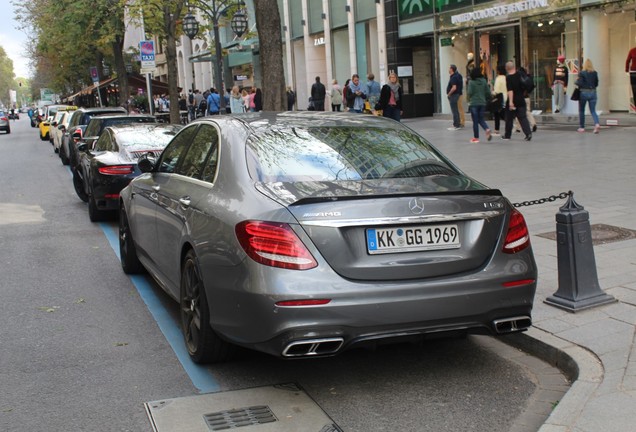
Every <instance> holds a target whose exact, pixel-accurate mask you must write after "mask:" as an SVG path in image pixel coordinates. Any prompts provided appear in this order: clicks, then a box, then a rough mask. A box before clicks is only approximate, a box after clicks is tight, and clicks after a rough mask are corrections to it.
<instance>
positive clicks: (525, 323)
mask: <svg viewBox="0 0 636 432" xmlns="http://www.w3.org/2000/svg"><path fill="white" fill-rule="evenodd" d="M492 324H493V326H494V327H495V332H497V333H498V334H503V333H513V332H518V331H523V330H527V329H528V328H530V326H531V325H532V319H531V318H530V317H529V316H518V317H512V318H503V319H499V320H495V321H493V322H492Z"/></svg>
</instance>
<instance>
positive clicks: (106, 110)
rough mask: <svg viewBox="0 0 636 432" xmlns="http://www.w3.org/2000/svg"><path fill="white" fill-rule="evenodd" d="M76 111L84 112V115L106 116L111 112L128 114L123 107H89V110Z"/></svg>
mask: <svg viewBox="0 0 636 432" xmlns="http://www.w3.org/2000/svg"><path fill="white" fill-rule="evenodd" d="M78 111H81V112H84V113H91V114H92V113H100V112H103V113H104V114H108V113H113V112H123V113H128V111H126V108H124V107H90V108H80V109H79V110H78Z"/></svg>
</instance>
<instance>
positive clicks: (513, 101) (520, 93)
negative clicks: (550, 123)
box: [501, 61, 532, 141]
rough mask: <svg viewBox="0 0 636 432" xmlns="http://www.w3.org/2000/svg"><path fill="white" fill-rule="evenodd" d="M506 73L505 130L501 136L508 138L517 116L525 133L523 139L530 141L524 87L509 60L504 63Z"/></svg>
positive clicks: (517, 72)
mask: <svg viewBox="0 0 636 432" xmlns="http://www.w3.org/2000/svg"><path fill="white" fill-rule="evenodd" d="M506 73H507V75H506V89H507V90H508V98H507V100H506V130H505V131H504V136H503V137H501V138H502V139H504V140H509V139H510V136H511V135H512V124H513V121H514V119H515V118H517V119H519V123H520V124H521V129H522V130H523V133H524V134H525V138H524V139H525V140H526V141H530V140H531V139H532V132H531V130H530V125H529V124H528V118H527V117H526V100H525V95H524V92H525V89H524V86H523V84H522V83H521V74H520V73H519V71H518V70H517V68H516V67H515V64H514V63H513V62H511V61H509V62H507V63H506Z"/></svg>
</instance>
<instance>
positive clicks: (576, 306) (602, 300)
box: [543, 293, 617, 313]
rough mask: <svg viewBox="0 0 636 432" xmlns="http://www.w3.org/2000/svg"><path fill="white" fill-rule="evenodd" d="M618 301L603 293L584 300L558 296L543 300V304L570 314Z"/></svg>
mask: <svg viewBox="0 0 636 432" xmlns="http://www.w3.org/2000/svg"><path fill="white" fill-rule="evenodd" d="M616 301H617V300H616V299H615V298H614V297H613V296H611V295H609V294H605V293H601V294H599V295H597V296H594V297H588V298H586V299H583V300H570V299H566V298H563V297H557V296H556V295H552V296H550V297H548V298H547V299H545V300H543V303H545V304H549V305H550V306H554V307H558V308H559V309H563V310H566V311H568V312H572V313H576V312H580V311H582V310H586V309H591V308H593V307H596V306H602V305H606V304H610V303H614V302H616Z"/></svg>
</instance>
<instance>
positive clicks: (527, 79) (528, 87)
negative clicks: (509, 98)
mask: <svg viewBox="0 0 636 432" xmlns="http://www.w3.org/2000/svg"><path fill="white" fill-rule="evenodd" d="M519 73H520V74H521V82H522V84H523V88H524V99H525V101H526V117H527V119H528V124H529V125H530V129H531V130H532V132H536V131H537V121H536V120H535V119H534V115H533V114H532V104H531V103H530V93H532V92H533V91H534V88H535V84H534V79H533V78H532V75H530V74H529V73H528V72H527V71H526V69H525V68H523V67H520V68H519ZM515 131H517V132H521V125H520V123H519V120H518V119H515Z"/></svg>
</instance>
